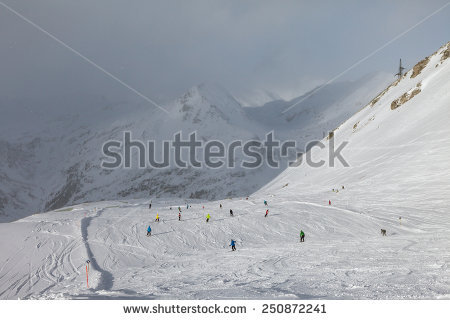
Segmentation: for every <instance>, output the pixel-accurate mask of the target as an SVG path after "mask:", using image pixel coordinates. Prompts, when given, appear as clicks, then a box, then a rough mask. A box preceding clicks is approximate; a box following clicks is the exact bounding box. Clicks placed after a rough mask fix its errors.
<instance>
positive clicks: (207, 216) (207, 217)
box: [206, 213, 211, 222]
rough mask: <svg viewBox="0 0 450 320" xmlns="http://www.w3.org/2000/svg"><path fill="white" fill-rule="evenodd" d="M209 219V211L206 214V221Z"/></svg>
mask: <svg viewBox="0 0 450 320" xmlns="http://www.w3.org/2000/svg"><path fill="white" fill-rule="evenodd" d="M209 219H211V216H210V215H209V213H208V214H207V215H206V222H208V221H209Z"/></svg>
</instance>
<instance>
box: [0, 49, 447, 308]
mask: <svg viewBox="0 0 450 320" xmlns="http://www.w3.org/2000/svg"><path fill="white" fill-rule="evenodd" d="M449 50H450V44H447V45H446V46H443V47H442V48H441V49H439V50H438V51H437V52H436V53H435V54H434V55H432V56H430V58H429V61H428V63H427V64H426V67H425V68H423V69H422V70H419V69H420V68H415V71H413V70H410V71H409V72H408V73H407V74H406V75H405V76H404V77H403V78H402V79H401V80H400V81H399V82H395V83H394V84H393V85H392V86H391V87H389V88H388V89H387V90H386V91H385V92H384V93H383V94H382V95H381V96H380V97H378V98H377V99H375V100H376V101H374V103H372V104H369V105H368V106H367V107H365V108H364V109H363V110H361V111H360V112H358V113H357V114H355V115H354V116H353V117H351V118H350V119H349V120H348V121H346V122H345V123H343V124H342V125H341V126H340V127H339V128H338V129H336V130H335V131H334V141H335V144H336V146H338V145H339V144H340V142H342V141H348V142H349V144H348V146H347V147H346V148H345V149H344V152H343V155H344V157H345V159H346V160H347V161H348V162H349V164H350V167H348V168H345V167H343V166H342V165H339V163H337V165H336V166H335V167H333V168H330V167H328V166H325V167H321V168H311V167H308V166H305V165H304V164H302V165H300V166H299V167H291V168H289V169H287V170H286V171H285V172H284V173H282V174H281V175H280V176H279V177H277V178H276V179H274V180H273V181H272V182H271V183H270V184H268V185H267V186H265V187H264V188H262V189H261V190H259V191H258V192H256V193H255V194H253V195H251V196H250V197H249V199H248V200H246V199H245V198H234V199H224V200H221V201H216V202H204V203H202V202H192V203H189V204H190V205H192V208H190V209H186V204H185V201H184V200H174V199H154V200H153V204H152V209H150V210H149V209H148V203H149V200H148V199H142V200H133V201H131V200H129V201H108V202H99V203H87V204H80V205H76V206H73V207H68V208H65V209H61V210H58V211H53V212H47V213H42V214H35V215H33V216H29V217H27V218H24V219H21V220H18V221H15V222H11V223H3V224H0V244H1V245H0V253H1V254H0V298H1V299H17V298H21V299H42V298H46V299H55V298H56V299H57V298H70V299H87V298H92V299H95V298H101V299H108V298H145V299H147V298H148V299H186V298H190V299H233V298H241V299H246V298H253V299H258V298H275V299H291V298H302V299H336V298H342V299H366V298H367V299H405V298H418V299H440V298H446V299H448V298H450V272H449V263H450V253H449V244H450V233H449V229H450V205H449V196H450V186H449V184H448V181H449V178H450V166H449V162H450V161H449V160H450V144H449V142H448V135H449V134H450V128H449V127H448V123H450V121H449V120H450V110H449V107H450V93H449V89H450V83H449V79H450V64H449V59H445V57H446V56H447V57H448V51H449ZM417 71H420V72H419V73H418V74H417V75H416V76H414V77H411V76H412V74H413V72H414V73H417ZM419 83H420V85H419ZM415 88H420V92H419V93H418V94H416V95H415V96H414V97H412V98H411V99H409V101H406V102H405V101H404V100H407V99H403V103H402V105H401V106H399V107H397V108H394V110H392V109H391V105H392V102H393V101H396V100H397V99H398V98H400V97H402V95H403V94H404V93H405V92H406V93H412V92H413V91H414V89H415ZM404 97H406V98H408V97H409V94H405V95H404ZM324 142H325V144H328V143H329V140H324ZM311 154H312V156H313V158H314V159H316V160H318V159H320V158H325V159H327V158H328V157H327V155H326V152H325V151H324V150H319V149H317V148H314V149H312V151H311ZM342 186H345V189H342ZM333 188H334V189H338V190H339V192H333V191H332V189H333ZM264 200H267V201H268V203H269V205H268V207H265V206H264V204H263V201H264ZM329 200H330V201H331V205H329V204H328V201H329ZM220 203H221V204H222V205H223V208H222V209H220V208H219V204H220ZM178 206H181V208H182V221H178V212H177V211H178V210H177V207H178ZM203 206H205V208H204V209H203V208H202V207H203ZM170 207H172V210H170ZM266 208H268V209H269V210H270V212H269V215H268V217H267V218H264V213H265V210H266ZM229 209H233V211H234V217H230V216H229ZM156 213H159V215H160V217H161V221H160V222H159V223H157V222H154V219H155V216H156ZM208 213H209V214H211V221H210V222H208V223H206V221H205V217H206V214H208ZM400 217H401V219H400ZM149 224H150V225H151V226H152V229H153V230H152V236H151V237H146V235H145V233H146V228H147V226H148V225H149ZM300 229H302V230H304V231H305V233H306V242H305V243H299V231H300ZM380 229H386V230H387V236H386V237H383V236H381V235H380ZM231 239H235V240H236V241H237V251H235V252H231V249H230V247H229V244H230V240H231ZM87 259H89V260H90V261H91V263H90V270H89V288H87V284H86V269H85V268H86V260H87Z"/></svg>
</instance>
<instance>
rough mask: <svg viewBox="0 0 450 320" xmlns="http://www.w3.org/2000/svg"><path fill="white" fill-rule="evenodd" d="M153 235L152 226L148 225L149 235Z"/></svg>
mask: <svg viewBox="0 0 450 320" xmlns="http://www.w3.org/2000/svg"><path fill="white" fill-rule="evenodd" d="M151 235H152V228H150V226H148V228H147V237H148V236H151Z"/></svg>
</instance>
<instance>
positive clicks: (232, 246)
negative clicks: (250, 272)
mask: <svg viewBox="0 0 450 320" xmlns="http://www.w3.org/2000/svg"><path fill="white" fill-rule="evenodd" d="M229 247H231V251H236V241H234V240H233V239H231V244H230V245H229Z"/></svg>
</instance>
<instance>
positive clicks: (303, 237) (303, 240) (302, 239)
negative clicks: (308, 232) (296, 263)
mask: <svg viewBox="0 0 450 320" xmlns="http://www.w3.org/2000/svg"><path fill="white" fill-rule="evenodd" d="M300 242H305V233H304V232H303V230H300Z"/></svg>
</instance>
